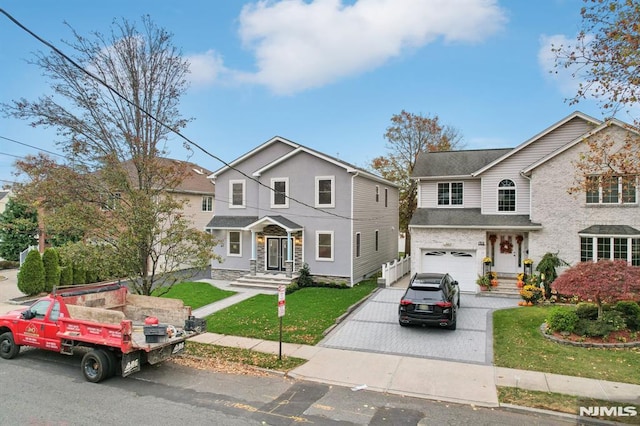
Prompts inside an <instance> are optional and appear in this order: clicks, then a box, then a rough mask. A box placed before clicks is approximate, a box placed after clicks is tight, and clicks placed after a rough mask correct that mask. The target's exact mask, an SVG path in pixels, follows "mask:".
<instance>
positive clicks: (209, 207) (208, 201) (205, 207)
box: [202, 195, 213, 212]
mask: <svg viewBox="0 0 640 426" xmlns="http://www.w3.org/2000/svg"><path fill="white" fill-rule="evenodd" d="M202 211H203V212H212V211H213V197H212V196H210V195H205V196H204V197H202Z"/></svg>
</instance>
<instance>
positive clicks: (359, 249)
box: [355, 232, 362, 259]
mask: <svg viewBox="0 0 640 426" xmlns="http://www.w3.org/2000/svg"><path fill="white" fill-rule="evenodd" d="M358 240H360V241H358ZM355 242H356V247H355V249H356V259H358V258H359V257H360V256H362V233H361V232H356V239H355Z"/></svg>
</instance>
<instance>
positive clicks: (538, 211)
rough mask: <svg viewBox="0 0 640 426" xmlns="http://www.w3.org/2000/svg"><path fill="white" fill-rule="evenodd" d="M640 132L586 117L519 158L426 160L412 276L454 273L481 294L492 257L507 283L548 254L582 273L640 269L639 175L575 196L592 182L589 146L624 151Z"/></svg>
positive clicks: (548, 134)
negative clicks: (585, 161)
mask: <svg viewBox="0 0 640 426" xmlns="http://www.w3.org/2000/svg"><path fill="white" fill-rule="evenodd" d="M635 133H636V131H635V130H634V129H632V128H631V127H630V126H628V125H627V124H625V123H622V122H620V121H618V120H609V121H606V122H602V121H600V120H597V119H595V118H592V117H589V116H587V115H585V114H582V113H580V112H576V113H574V114H571V115H569V116H568V117H566V118H564V119H562V120H561V121H559V122H557V123H555V124H554V125H552V126H551V127H549V128H547V129H545V130H543V131H542V132H540V133H539V134H537V135H535V136H534V137H532V138H531V139H529V140H527V141H525V142H524V143H522V144H521V145H519V146H517V147H516V148H513V149H492V150H467V151H452V152H432V153H426V154H424V155H422V156H421V157H420V158H419V159H418V161H417V164H416V167H415V170H414V173H413V176H412V177H413V178H414V179H416V180H417V182H418V188H419V189H418V208H417V210H416V212H415V214H414V216H413V218H412V220H411V224H410V226H409V228H410V230H411V236H412V239H411V252H412V254H413V256H412V265H411V267H412V271H415V272H435V271H438V272H450V273H451V274H452V276H453V277H454V278H455V279H456V280H458V281H459V283H460V288H461V290H462V291H467V292H475V291H477V286H476V284H475V280H476V278H477V276H478V274H481V273H482V272H483V260H484V258H485V257H489V258H491V263H492V270H493V271H495V272H497V273H498V274H500V275H502V276H506V277H509V276H511V277H515V275H516V274H517V273H518V272H522V271H523V268H524V260H525V259H527V258H530V259H531V260H533V262H534V265H533V267H534V268H535V265H536V263H537V262H538V261H539V260H540V259H541V258H542V256H543V255H544V254H545V253H547V252H552V253H556V252H557V253H558V256H559V257H560V258H561V259H564V260H566V261H567V262H569V263H572V264H573V263H576V262H580V261H587V260H598V259H624V260H627V261H628V262H629V263H631V264H633V265H640V214H638V213H640V210H639V209H638V207H639V205H638V194H637V176H613V177H611V178H607V181H606V182H604V181H603V179H601V178H599V177H598V176H597V175H593V176H589V179H595V180H596V181H599V182H600V185H599V188H594V189H593V190H590V191H588V192H584V191H582V192H580V193H575V194H570V193H569V189H570V188H572V187H574V186H575V185H576V182H578V181H579V180H581V179H582V180H583V179H585V176H580V175H578V171H577V169H576V168H575V162H576V161H577V160H578V159H580V158H581V156H583V155H584V154H585V153H587V152H588V149H589V148H588V142H589V141H591V140H593V139H595V138H597V139H607V140H608V141H614V142H615V144H618V145H621V144H624V142H625V138H626V137H627V136H629V135H630V134H633V136H635V137H637V134H635ZM615 144H614V145H612V146H613V148H615V146H616V145H615Z"/></svg>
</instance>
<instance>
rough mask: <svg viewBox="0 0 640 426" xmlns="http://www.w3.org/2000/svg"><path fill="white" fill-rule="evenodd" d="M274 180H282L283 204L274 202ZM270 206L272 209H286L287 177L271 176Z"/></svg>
mask: <svg viewBox="0 0 640 426" xmlns="http://www.w3.org/2000/svg"><path fill="white" fill-rule="evenodd" d="M276 182H284V204H276V203H275V201H276V200H275V198H276V191H275V187H276V186H275V185H276ZM270 188H271V191H270V192H271V197H270V198H271V208H272V209H288V208H289V178H287V177H283V178H271V187H270Z"/></svg>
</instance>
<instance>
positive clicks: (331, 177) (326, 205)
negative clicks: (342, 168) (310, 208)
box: [315, 176, 336, 208]
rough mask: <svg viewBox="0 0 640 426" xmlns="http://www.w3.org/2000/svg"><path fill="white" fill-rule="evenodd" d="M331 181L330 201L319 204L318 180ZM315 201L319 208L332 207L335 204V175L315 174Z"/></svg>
mask: <svg viewBox="0 0 640 426" xmlns="http://www.w3.org/2000/svg"><path fill="white" fill-rule="evenodd" d="M321 180H330V181H331V203H330V204H320V192H319V191H320V181H321ZM315 202H316V207H319V208H334V207H335V206H336V177H335V176H316V190H315Z"/></svg>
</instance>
